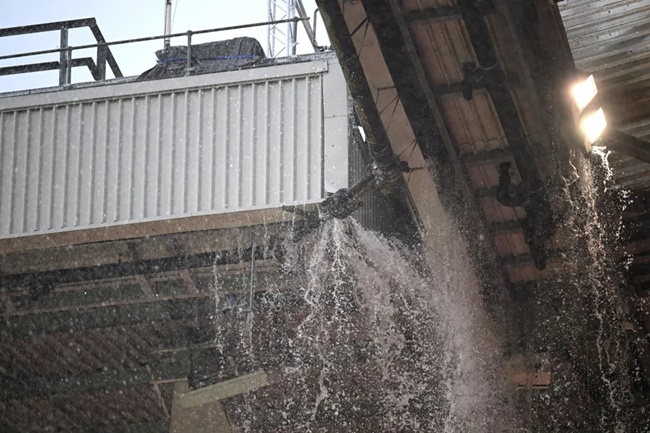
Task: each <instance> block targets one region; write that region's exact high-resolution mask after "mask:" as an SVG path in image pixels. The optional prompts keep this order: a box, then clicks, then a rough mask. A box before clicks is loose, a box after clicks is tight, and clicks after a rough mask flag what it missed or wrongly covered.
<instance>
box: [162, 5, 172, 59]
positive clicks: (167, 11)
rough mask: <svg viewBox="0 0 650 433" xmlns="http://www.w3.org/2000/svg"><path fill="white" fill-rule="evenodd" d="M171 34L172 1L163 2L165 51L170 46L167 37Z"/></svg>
mask: <svg viewBox="0 0 650 433" xmlns="http://www.w3.org/2000/svg"><path fill="white" fill-rule="evenodd" d="M171 32H172V0H165V36H167V37H166V38H165V42H164V48H165V49H167V48H169V46H170V45H171V42H170V39H169V35H170V34H171Z"/></svg>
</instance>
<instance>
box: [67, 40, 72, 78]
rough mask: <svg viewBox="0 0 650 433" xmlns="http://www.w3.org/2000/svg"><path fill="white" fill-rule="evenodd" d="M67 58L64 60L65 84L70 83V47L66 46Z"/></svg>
mask: <svg viewBox="0 0 650 433" xmlns="http://www.w3.org/2000/svg"><path fill="white" fill-rule="evenodd" d="M67 57H68V59H67V60H66V63H65V69H66V72H65V80H66V81H65V84H66V85H67V84H70V83H72V47H70V46H69V47H68V55H67Z"/></svg>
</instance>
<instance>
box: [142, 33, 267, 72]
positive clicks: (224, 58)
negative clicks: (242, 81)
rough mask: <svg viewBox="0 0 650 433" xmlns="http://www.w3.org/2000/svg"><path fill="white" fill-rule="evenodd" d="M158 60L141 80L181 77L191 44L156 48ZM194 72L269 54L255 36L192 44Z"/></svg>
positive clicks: (252, 60)
mask: <svg viewBox="0 0 650 433" xmlns="http://www.w3.org/2000/svg"><path fill="white" fill-rule="evenodd" d="M156 57H158V62H157V63H158V64H157V65H156V66H154V67H153V68H151V69H149V70H148V71H145V72H144V73H142V74H141V75H140V76H139V77H138V80H157V79H160V78H172V77H181V76H184V75H185V68H186V66H187V46H184V45H183V46H172V47H169V48H167V49H163V50H159V51H156ZM190 58H191V59H190V65H191V68H192V69H191V70H190V74H191V75H196V74H205V73H209V72H222V71H230V70H233V69H238V68H240V67H242V66H247V65H250V64H251V63H255V62H257V61H258V60H260V59H265V58H266V55H265V54H264V50H263V49H262V46H261V45H260V43H259V42H258V41H257V40H256V39H254V38H247V37H242V38H235V39H229V40H225V41H216V42H208V43H205V44H196V45H192V50H191V52H190Z"/></svg>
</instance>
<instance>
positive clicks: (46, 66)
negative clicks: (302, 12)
mask: <svg viewBox="0 0 650 433" xmlns="http://www.w3.org/2000/svg"><path fill="white" fill-rule="evenodd" d="M301 21H302V22H305V21H309V18H308V17H294V18H290V19H283V20H277V21H264V22H256V23H251V24H241V25H235V26H227V27H217V28H212V29H205V30H198V31H191V30H188V31H187V32H184V33H173V34H168V35H164V34H163V35H159V36H146V37H141V38H132V39H122V40H118V41H113V42H107V41H106V40H105V39H104V36H103V35H102V33H101V31H100V30H99V27H98V26H97V22H96V20H95V18H83V19H78V20H69V21H58V22H52V23H45V24H34V25H29V26H21V27H7V28H4V29H0V37H5V36H16V35H22V34H31V33H40V32H48V31H56V30H59V31H61V44H60V48H52V49H48V50H39V51H30V52H24V53H16V54H7V55H4V56H0V60H7V59H16V58H22V57H30V56H37V55H43V54H54V53H59V55H60V60H59V62H45V63H36V64H30V65H19V66H10V67H4V68H0V75H10V74H16V73H27V72H36V71H43V70H53V69H59V85H67V84H70V82H71V77H70V76H71V71H72V67H73V66H88V68H89V69H90V71H91V73H92V75H93V78H95V80H97V81H101V80H104V79H105V78H106V63H108V64H109V66H110V67H111V70H112V72H113V75H114V76H115V77H116V78H122V77H123V75H122V72H121V70H120V68H119V67H118V65H117V62H116V61H115V58H114V57H113V54H112V53H111V50H110V48H109V47H111V46H114V45H124V44H129V43H136V42H147V41H155V40H158V39H167V38H174V37H180V36H186V37H187V71H186V73H189V71H190V70H191V69H190V63H191V51H192V36H194V35H200V34H205V33H216V32H223V31H228V30H240V29H245V28H251V27H261V26H268V25H275V24H283V23H294V24H297V23H298V22H301ZM86 26H88V27H89V28H90V30H91V31H92V33H93V35H94V36H95V39H96V40H97V43H96V44H85V45H77V46H71V45H68V29H70V28H78V27H86ZM88 48H97V63H96V64H95V62H94V61H93V59H92V58H84V59H72V52H73V51H74V50H83V49H88Z"/></svg>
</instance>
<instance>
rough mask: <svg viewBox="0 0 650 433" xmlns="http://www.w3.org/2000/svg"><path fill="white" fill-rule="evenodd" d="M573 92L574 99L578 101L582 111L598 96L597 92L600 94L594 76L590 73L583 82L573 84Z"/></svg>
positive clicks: (577, 103)
mask: <svg viewBox="0 0 650 433" xmlns="http://www.w3.org/2000/svg"><path fill="white" fill-rule="evenodd" d="M571 93H572V94H573V100H574V101H575V102H576V105H577V106H578V109H579V110H580V111H582V110H584V108H585V107H586V106H587V105H588V104H589V103H590V102H591V100H592V99H594V98H595V97H596V94H598V89H597V88H596V81H595V80H594V76H593V75H590V76H589V77H588V78H587V79H586V80H585V81H583V82H582V83H579V84H576V85H575V86H573V88H572V89H571Z"/></svg>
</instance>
